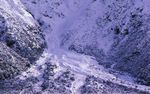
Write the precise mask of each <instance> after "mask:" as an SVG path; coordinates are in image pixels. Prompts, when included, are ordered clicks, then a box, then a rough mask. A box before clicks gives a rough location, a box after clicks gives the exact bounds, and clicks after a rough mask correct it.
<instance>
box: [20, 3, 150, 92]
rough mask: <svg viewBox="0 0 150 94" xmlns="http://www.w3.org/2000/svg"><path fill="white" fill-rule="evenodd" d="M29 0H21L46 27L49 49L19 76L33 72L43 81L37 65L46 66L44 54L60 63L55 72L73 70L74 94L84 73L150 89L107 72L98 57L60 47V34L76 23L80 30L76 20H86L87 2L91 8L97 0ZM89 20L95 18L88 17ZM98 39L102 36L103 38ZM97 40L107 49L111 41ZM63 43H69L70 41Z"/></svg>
mask: <svg viewBox="0 0 150 94" xmlns="http://www.w3.org/2000/svg"><path fill="white" fill-rule="evenodd" d="M32 1H33V0H22V2H23V3H24V4H25V6H26V7H27V8H28V10H29V11H30V12H31V13H32V14H33V16H34V17H35V19H37V20H38V21H40V22H41V24H42V29H43V30H45V35H46V40H47V43H48V50H47V51H46V52H45V53H44V56H43V57H41V58H40V59H39V61H37V64H36V65H34V66H33V67H31V68H30V69H29V70H28V74H26V73H27V72H25V73H23V74H22V75H23V76H21V77H20V78H21V79H25V76H31V75H32V76H36V77H39V79H41V81H42V77H41V75H42V74H43V72H42V71H41V70H40V71H39V70H38V69H37V67H38V66H41V65H42V67H43V69H44V68H45V67H46V66H45V64H44V63H45V60H46V58H51V60H52V61H53V62H55V63H56V64H57V65H58V66H59V68H57V70H55V71H56V73H58V74H57V75H59V73H61V72H62V71H64V70H66V69H69V70H71V71H72V72H73V73H75V74H76V80H75V82H74V83H73V85H72V88H71V89H72V91H73V94H78V93H79V92H78V89H79V88H80V86H82V85H83V84H84V81H85V78H86V76H87V75H93V76H95V77H98V78H100V79H103V80H109V81H111V82H113V83H117V84H119V85H123V86H127V87H131V88H137V89H139V90H141V91H147V92H149V93H150V87H147V86H142V85H137V84H135V83H134V82H133V80H132V79H131V77H130V76H126V75H118V74H117V73H114V74H110V73H109V72H108V70H106V69H104V68H103V67H102V66H100V65H98V63H97V61H95V60H94V57H90V56H86V55H81V54H77V53H74V52H69V51H66V50H65V49H62V48H61V47H60V44H61V39H60V38H61V35H62V34H63V33H65V32H66V31H68V28H76V25H77V28H78V29H77V30H79V27H80V25H78V24H75V23H78V22H80V20H85V19H83V17H84V16H85V15H88V13H86V12H87V10H88V9H89V6H92V7H91V9H97V8H98V9H99V7H96V6H100V8H103V5H100V4H99V3H94V4H93V5H91V3H93V2H94V1H93V0H56V1H55V0H47V2H46V0H39V1H38V2H36V1H35V2H32ZM57 1H58V2H57ZM95 2H98V1H95ZM93 12H96V11H93ZM102 13H103V11H100V12H98V13H95V14H96V15H95V16H98V15H99V16H100V15H101V16H102ZM91 14H92V13H91ZM89 16H90V14H89ZM92 17H93V16H92ZM95 18H96V17H95ZM90 20H95V19H92V18H90ZM85 22H86V21H85ZM89 23H90V24H89V25H91V24H92V23H94V22H92V21H91V22H89ZM82 26H84V25H82ZM87 27H88V26H86V27H84V28H82V29H83V30H84V29H86V28H87ZM89 27H90V26H89ZM88 29H91V28H88ZM75 30H76V29H75ZM80 35H82V33H80V34H79V35H77V36H80ZM101 39H102V40H103V38H101ZM72 41H73V40H72ZM107 42H110V41H109V40H106V43H107ZM99 44H100V45H102V46H101V48H103V49H104V50H105V51H106V52H107V50H108V49H109V46H110V44H109V45H105V44H103V43H99ZM66 45H69V43H68V44H66ZM107 46H108V47H107ZM41 83H42V82H41ZM39 84H40V83H39Z"/></svg>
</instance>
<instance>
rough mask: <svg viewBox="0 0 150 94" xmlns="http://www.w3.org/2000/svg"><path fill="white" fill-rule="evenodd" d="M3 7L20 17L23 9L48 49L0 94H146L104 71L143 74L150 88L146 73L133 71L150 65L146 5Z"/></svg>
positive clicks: (98, 1) (46, 1) (109, 0)
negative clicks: (40, 30) (35, 24)
mask: <svg viewBox="0 0 150 94" xmlns="http://www.w3.org/2000/svg"><path fill="white" fill-rule="evenodd" d="M1 1H2V2H4V3H3V4H6V8H7V5H11V6H12V7H11V8H12V9H13V11H14V12H15V11H16V10H18V8H15V6H16V7H19V13H20V12H22V11H25V10H20V9H24V6H25V7H26V11H28V12H29V13H31V14H32V15H33V17H34V19H35V20H37V21H38V22H39V25H40V26H41V29H42V30H43V31H44V33H45V35H46V41H47V44H48V49H46V51H45V52H44V53H43V55H42V56H41V58H39V60H38V61H37V62H36V64H33V65H31V67H30V68H29V69H28V70H27V71H24V72H22V74H21V75H18V76H17V77H15V78H14V79H11V80H5V81H0V94H150V87H149V86H145V85H139V84H138V83H136V82H135V81H134V79H133V78H132V77H130V76H129V75H124V73H122V72H120V71H119V72H118V71H115V70H113V69H110V70H108V69H105V67H104V66H103V65H108V66H111V68H116V69H118V70H121V71H126V72H129V73H131V74H133V75H135V74H136V73H137V74H140V73H146V75H140V76H139V78H140V77H141V78H142V79H143V78H144V79H143V80H144V81H145V82H147V83H148V84H149V76H147V75H149V72H148V70H149V67H146V70H142V72H141V69H139V70H138V69H137V68H138V66H141V65H142V64H143V66H142V68H145V66H147V65H148V64H149V63H147V61H148V60H149V59H147V58H148V57H147V56H149V54H148V52H149V50H148V48H149V45H148V42H149V41H148V40H149V37H148V36H147V30H149V28H148V27H149V22H148V21H149V15H148V14H147V13H146V12H145V11H148V9H147V8H148V6H146V7H145V6H144V7H145V8H144V7H143V3H145V2H142V1H141V0H21V1H22V3H23V4H24V6H23V5H22V4H21V3H20V2H19V0H18V1H17V0H13V1H14V2H11V1H10V0H6V1H5V0H1ZM139 2H141V3H139ZM143 8H144V10H143ZM26 11H25V13H27V12H26ZM15 13H17V14H18V15H19V13H18V12H15ZM25 13H24V15H26V14H25ZM146 14H147V15H146ZM22 15H23V14H21V15H19V17H22V18H23V19H24V20H26V21H27V22H29V23H30V22H31V23H33V22H34V19H33V18H32V16H31V15H29V14H28V15H29V17H28V16H27V15H26V16H25V17H24V16H22ZM26 17H27V18H26ZM31 19H32V20H33V21H32V20H31ZM141 23H142V24H141ZM0 27H1V25H0ZM141 30H143V31H141ZM135 32H136V33H135ZM141 32H142V33H141ZM143 37H144V38H143ZM141 40H143V41H141ZM126 45H127V46H126ZM130 46H131V47H130ZM144 47H145V49H143V48H144ZM135 48H136V49H135ZM134 49H135V50H134ZM137 51H138V52H137ZM146 51H147V52H146ZM76 52H77V53H76ZM141 56H145V57H143V58H140V57H141ZM128 58H129V60H128ZM138 58H139V59H138ZM145 58H146V59H145ZM132 62H133V63H132ZM141 62H142V63H141ZM136 63H137V66H135V67H134V65H136ZM100 64H102V65H100ZM136 67H137V68H136ZM134 68H135V70H134ZM136 71H137V72H136ZM121 74H123V75H121ZM145 78H146V79H145Z"/></svg>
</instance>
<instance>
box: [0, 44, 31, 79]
mask: <svg viewBox="0 0 150 94" xmlns="http://www.w3.org/2000/svg"><path fill="white" fill-rule="evenodd" d="M29 66H30V63H29V61H28V60H27V59H25V58H22V57H21V56H20V55H18V54H17V53H16V52H15V51H13V50H12V49H10V48H9V47H7V46H6V45H5V44H4V43H2V42H0V80H6V79H10V78H13V77H14V76H16V75H18V74H19V73H20V72H22V71H24V70H26V69H27V68H28V67H29Z"/></svg>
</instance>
